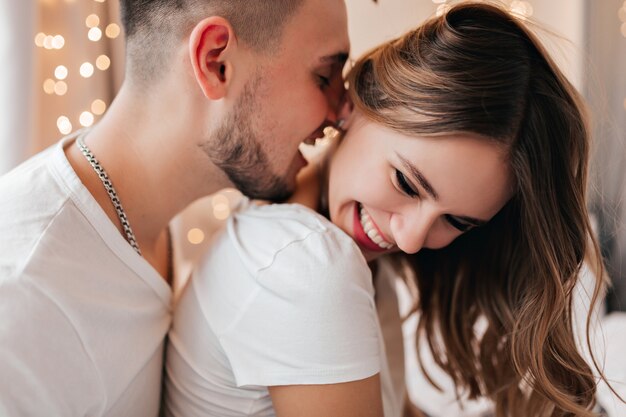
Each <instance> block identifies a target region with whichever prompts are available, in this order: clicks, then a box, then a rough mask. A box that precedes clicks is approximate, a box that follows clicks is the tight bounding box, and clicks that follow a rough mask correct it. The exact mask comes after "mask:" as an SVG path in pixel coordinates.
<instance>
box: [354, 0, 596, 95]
mask: <svg viewBox="0 0 626 417" xmlns="http://www.w3.org/2000/svg"><path fill="white" fill-rule="evenodd" d="M438 3H442V1H441V0H437V1H436V2H434V1H431V0H378V3H374V2H373V1H372V0H346V5H347V7H348V25H349V30H350V39H351V41H352V54H351V55H352V57H353V58H356V57H358V56H359V55H360V54H362V53H363V52H365V51H366V50H368V49H370V48H372V47H373V46H375V45H377V44H379V43H381V42H384V41H387V40H389V39H393V38H394V37H397V36H399V35H401V34H402V33H404V32H406V31H407V30H409V29H411V28H414V27H416V26H418V25H419V24H420V23H421V22H422V21H424V20H425V19H427V18H428V17H430V16H432V15H434V14H435V12H436V10H437V6H438V5H439V4H438ZM447 3H452V2H447ZM529 3H530V5H531V6H532V8H533V15H532V20H535V21H537V23H538V24H540V25H541V27H543V28H545V29H548V30H549V31H551V32H553V33H554V34H556V35H558V36H554V35H553V34H550V33H547V32H545V31H542V30H539V31H536V32H537V33H538V35H539V36H540V37H541V38H542V39H544V40H545V41H546V42H545V43H546V47H547V48H548V50H549V51H550V52H551V53H552V54H553V57H554V58H555V59H556V61H557V63H558V64H559V66H560V67H561V69H562V70H563V71H564V72H565V74H566V75H567V76H568V77H569V78H570V80H571V81H572V82H573V83H574V85H575V86H576V87H577V88H579V89H581V88H582V84H583V68H584V66H583V52H582V51H583V41H584V21H583V19H584V0H530V1H529ZM502 4H504V5H510V4H511V0H507V1H503V2H502Z"/></svg>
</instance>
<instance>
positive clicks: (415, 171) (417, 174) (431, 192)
mask: <svg viewBox="0 0 626 417" xmlns="http://www.w3.org/2000/svg"><path fill="white" fill-rule="evenodd" d="M396 155H397V156H398V158H400V161H402V165H404V167H405V168H406V169H408V170H409V171H410V172H411V175H412V176H413V178H414V179H416V180H417V182H419V184H420V185H421V186H422V188H423V189H424V190H425V191H426V192H427V193H428V194H429V195H430V196H431V197H432V198H434V199H435V201H437V200H439V194H437V191H435V189H434V188H433V186H432V185H430V183H429V182H428V180H427V179H426V178H424V175H422V173H421V172H420V170H419V169H417V167H416V166H415V165H413V164H412V163H411V162H410V161H409V160H407V159H406V158H403V157H402V156H401V155H400V154H398V153H397V152H396Z"/></svg>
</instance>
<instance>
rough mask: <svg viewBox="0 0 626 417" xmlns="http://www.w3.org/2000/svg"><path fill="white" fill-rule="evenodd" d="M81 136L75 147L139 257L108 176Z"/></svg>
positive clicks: (133, 238) (131, 231)
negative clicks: (104, 192)
mask: <svg viewBox="0 0 626 417" xmlns="http://www.w3.org/2000/svg"><path fill="white" fill-rule="evenodd" d="M83 136H84V133H83V134H81V135H79V136H78V138H76V146H78V149H80V151H81V152H82V153H83V155H85V158H87V161H88V162H89V164H90V165H91V166H92V167H93V169H94V171H96V174H98V177H99V178H100V180H101V181H102V184H103V185H104V189H105V190H106V192H107V194H108V195H109V198H110V199H111V203H113V207H115V211H116V212H117V217H118V218H119V219H120V223H121V224H122V228H123V229H124V234H125V235H126V240H127V241H128V243H130V246H132V247H133V249H134V250H135V252H137V253H138V254H139V256H141V251H140V250H139V245H137V240H136V239H135V234H134V233H133V229H131V227H130V223H129V222H128V217H126V212H125V211H124V208H123V207H122V202H121V201H120V199H119V197H118V196H117V193H116V192H115V188H114V187H113V183H112V182H111V180H110V179H109V176H108V175H107V173H106V171H105V170H104V168H102V165H100V163H99V162H98V160H97V159H96V157H95V155H94V154H93V153H91V150H89V148H88V147H87V145H85V141H84V140H83Z"/></svg>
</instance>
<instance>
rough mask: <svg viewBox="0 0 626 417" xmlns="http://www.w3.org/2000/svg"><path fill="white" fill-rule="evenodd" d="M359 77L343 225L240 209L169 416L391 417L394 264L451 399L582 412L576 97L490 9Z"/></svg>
mask: <svg viewBox="0 0 626 417" xmlns="http://www.w3.org/2000/svg"><path fill="white" fill-rule="evenodd" d="M348 82H349V94H350V99H351V101H352V103H353V105H354V111H353V112H352V114H351V115H350V116H349V118H348V120H347V121H346V124H345V126H344V128H345V129H346V133H345V137H344V138H343V139H342V142H341V144H340V146H338V148H337V150H336V152H334V155H333V157H332V159H331V160H330V162H329V167H328V171H327V179H325V180H323V181H322V183H321V186H322V192H321V201H322V203H321V205H320V206H319V207H313V208H314V209H318V210H319V211H320V212H322V213H324V212H327V213H328V216H329V219H330V221H332V223H331V222H330V221H328V219H326V218H325V217H323V216H320V215H318V214H317V213H315V212H313V211H312V210H310V209H309V208H305V207H303V206H300V205H273V206H260V207H259V206H255V205H254V204H250V203H248V202H244V204H243V205H244V206H245V207H242V208H241V209H240V211H239V212H238V213H237V214H236V215H234V216H233V218H232V219H231V220H230V221H229V222H228V225H227V227H226V230H225V231H224V232H223V233H222V234H220V235H219V236H218V237H217V238H216V242H215V244H214V246H213V247H212V249H211V250H210V251H209V253H208V254H207V256H206V257H205V258H204V260H203V261H202V262H201V265H200V267H199V268H198V269H197V271H196V272H195V273H194V276H193V277H192V279H191V282H190V284H189V286H188V288H187V289H186V291H185V292H184V294H183V295H182V298H181V301H180V303H179V305H178V307H177V311H176V314H175V319H174V325H173V328H172V331H171V333H170V342H171V343H170V347H169V351H168V358H167V379H166V394H165V410H166V414H171V415H185V416H193V415H220V416H226V415H237V416H238V415H278V416H291V415H298V416H309V415H311V416H312V415H324V416H369V415H371V416H380V415H383V413H384V415H385V416H387V417H389V416H398V415H400V414H401V402H402V397H401V396H399V395H395V393H397V390H396V391H394V388H393V377H392V375H393V372H392V370H390V368H389V365H388V364H389V363H390V361H388V359H392V358H391V357H390V358H387V357H386V354H385V347H384V345H383V344H382V342H381V339H382V337H383V335H382V332H381V330H380V326H379V323H378V317H377V313H376V306H375V303H374V287H373V284H372V278H371V272H374V273H375V275H376V276H377V277H378V278H377V280H379V279H382V278H380V276H381V271H382V272H384V273H383V274H382V275H385V274H387V275H389V268H388V267H387V265H388V263H385V261H383V262H380V261H379V260H381V259H382V260H385V259H386V260H387V261H388V260H389V259H391V257H392V256H393V259H394V264H395V265H403V266H404V270H406V271H408V272H407V276H408V277H409V278H411V277H414V279H415V283H416V287H417V289H418V290H419V302H418V303H417V307H416V309H418V310H419V312H420V313H421V319H420V321H419V325H418V330H419V333H420V335H422V336H423V337H425V338H426V340H427V341H428V344H429V346H430V349H431V351H432V352H433V355H434V358H435V362H436V363H437V364H438V365H439V366H440V367H441V368H442V369H443V370H444V371H446V372H447V374H448V375H449V376H450V377H451V378H452V379H453V381H454V383H455V385H456V387H457V390H458V391H459V392H467V393H468V394H469V396H470V397H471V398H476V397H487V398H489V399H491V400H492V401H493V402H494V404H495V410H496V414H497V415H498V416H504V415H507V416H508V415H511V416H544V415H546V416H561V415H563V416H564V415H578V416H591V415H592V413H591V412H590V411H589V410H590V407H591V406H592V405H593V398H594V391H595V380H594V376H593V372H592V370H591V368H590V366H589V365H588V364H587V363H586V362H585V360H584V359H583V357H582V356H581V353H579V347H578V346H577V342H576V338H575V335H574V332H573V330H572V311H571V303H572V289H573V288H574V286H575V285H576V283H577V280H578V273H579V270H580V268H581V265H582V263H583V260H584V258H585V254H588V253H595V254H597V253H598V250H597V245H596V243H595V241H594V240H593V235H592V233H591V228H590V225H589V219H588V213H587V210H586V206H585V185H586V179H587V158H588V146H589V143H588V142H589V135H588V131H587V126H586V119H585V115H584V112H583V110H582V109H583V107H582V104H581V100H580V97H579V95H578V93H577V92H576V91H575V90H574V88H573V87H572V86H571V84H570V83H569V82H568V81H567V80H566V79H565V77H564V76H563V75H562V73H561V72H560V71H559V70H558V68H557V67H556V65H555V64H554V63H553V61H552V60H551V59H550V57H549V56H548V54H547V53H546V51H545V50H544V49H543V47H542V46H541V45H540V43H539V42H538V41H537V39H536V38H535V37H534V36H533V35H532V34H531V33H530V32H529V31H528V30H527V29H525V28H524V27H523V25H522V24H521V23H520V22H519V21H518V20H517V19H516V18H514V17H513V16H511V15H509V14H508V13H507V12H505V11H503V10H501V9H499V8H497V7H494V6H490V5H486V4H484V3H473V4H470V3H463V4H460V5H457V6H455V7H452V8H451V9H450V10H449V11H448V12H447V13H446V14H445V15H443V16H441V17H437V18H433V19H431V20H429V21H427V22H426V23H424V24H423V25H421V26H420V27H419V28H417V29H416V30H414V31H411V32H409V33H407V34H406V35H404V36H402V37H401V38H399V39H397V40H395V41H392V42H389V43H386V44H383V45H381V46H379V47H378V48H376V49H374V50H373V51H371V52H369V53H368V54H366V55H365V56H363V57H362V58H361V59H360V60H359V61H358V62H357V63H356V65H355V67H354V68H353V70H352V71H351V73H350V74H349V77H348ZM588 260H589V261H590V263H591V265H592V266H593V267H594V268H596V269H597V272H598V273H597V276H598V277H602V276H603V274H602V269H601V263H600V261H599V259H597V256H596V257H594V258H593V259H592V258H589V259H588ZM368 265H369V266H370V267H371V268H372V269H373V271H371V270H370V268H368ZM385 271H387V272H385ZM594 285H595V289H594V292H593V297H592V300H591V305H592V307H593V305H594V304H595V301H596V299H597V297H598V294H600V292H601V289H602V285H603V283H602V280H601V279H597V280H596V282H595V283H594ZM479 320H483V321H484V322H485V323H486V325H485V326H484V329H483V331H482V332H476V331H475V328H476V325H477V322H478V321H479ZM381 389H382V400H381V394H380V392H381ZM383 410H384V411H383Z"/></svg>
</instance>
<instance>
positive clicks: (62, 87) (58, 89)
mask: <svg viewBox="0 0 626 417" xmlns="http://www.w3.org/2000/svg"><path fill="white" fill-rule="evenodd" d="M54 92H55V93H56V95H57V96H64V95H65V93H67V84H66V83H65V82H64V81H58V82H57V83H56V84H54Z"/></svg>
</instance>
